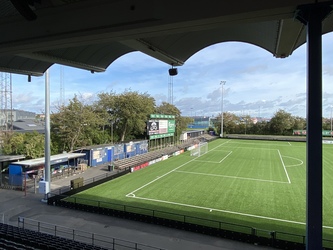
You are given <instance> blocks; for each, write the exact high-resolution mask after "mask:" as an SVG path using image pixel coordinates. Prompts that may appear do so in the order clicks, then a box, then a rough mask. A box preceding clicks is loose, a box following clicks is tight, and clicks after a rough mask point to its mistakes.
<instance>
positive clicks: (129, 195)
mask: <svg viewBox="0 0 333 250" xmlns="http://www.w3.org/2000/svg"><path fill="white" fill-rule="evenodd" d="M229 141H230V140H228V141H226V142H225V143H222V144H220V145H218V146H216V147H215V148H212V149H211V150H214V149H216V148H218V147H221V146H222V145H224V144H226V143H228V142H229ZM209 151H210V150H209ZM195 159H196V158H194V159H192V160H190V161H188V162H185V163H184V164H182V165H180V166H179V167H176V168H175V169H173V170H171V171H169V172H167V173H165V174H163V175H161V176H159V177H157V178H156V179H154V180H152V181H150V182H148V183H146V184H145V185H143V186H141V187H139V188H137V189H135V190H134V191H132V192H130V193H128V194H127V195H126V197H131V196H132V195H134V193H135V192H137V191H139V190H140V189H142V188H144V187H146V186H148V185H150V184H152V183H154V182H155V181H157V180H159V179H161V178H163V177H164V176H167V175H168V174H170V173H172V172H174V171H176V170H177V169H179V168H181V167H183V166H185V165H187V164H188V163H190V162H192V161H194V160H195Z"/></svg>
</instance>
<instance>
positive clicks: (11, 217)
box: [0, 167, 272, 250]
mask: <svg viewBox="0 0 333 250" xmlns="http://www.w3.org/2000/svg"><path fill="white" fill-rule="evenodd" d="M105 171H106V169H104V168H98V167H96V168H90V169H88V170H86V171H85V172H84V173H80V174H77V175H76V176H72V177H68V178H64V179H59V180H55V181H53V182H52V184H51V189H54V188H59V187H63V186H69V185H70V180H71V179H73V178H77V177H84V178H85V179H86V178H92V177H94V176H96V175H100V174H103V173H104V174H105V173H106V172H105ZM42 199H43V194H34V193H33V192H32V191H30V192H27V193H26V194H25V193H24V192H20V191H13V190H4V189H0V221H1V222H4V223H7V224H10V225H14V226H17V225H18V217H19V216H22V217H25V218H30V219H33V220H37V221H41V222H45V223H51V224H54V225H59V226H65V227H68V228H72V229H76V230H82V231H86V232H91V233H95V234H100V235H105V236H109V237H114V238H117V239H123V240H128V241H133V242H138V243H141V244H145V245H150V246H155V247H160V248H163V249H175V250H178V249H179V250H187V249H191V250H192V249H193V250H196V249H205V250H217V249H220V250H231V249H235V250H238V249H249V250H252V249H256V250H258V249H260V250H264V249H272V248H268V247H262V246H255V245H251V244H245V243H241V242H237V241H231V240H226V239H221V238H217V237H211V236H207V235H201V234H196V233H191V232H185V231H181V230H176V229H172V228H167V227H161V226H157V225H151V224H146V223H141V222H136V221H130V220H124V219H119V218H114V217H110V216H103V215H98V214H92V213H87V212H83V211H76V210H71V209H66V208H61V207H56V206H49V205H47V204H45V203H44V202H42V201H41V200H42Z"/></svg>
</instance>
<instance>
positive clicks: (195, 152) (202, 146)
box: [191, 142, 208, 157]
mask: <svg viewBox="0 0 333 250" xmlns="http://www.w3.org/2000/svg"><path fill="white" fill-rule="evenodd" d="M207 152H208V142H200V143H199V144H198V146H197V147H196V148H194V149H192V150H191V156H197V157H199V156H201V155H203V154H206V153H207Z"/></svg>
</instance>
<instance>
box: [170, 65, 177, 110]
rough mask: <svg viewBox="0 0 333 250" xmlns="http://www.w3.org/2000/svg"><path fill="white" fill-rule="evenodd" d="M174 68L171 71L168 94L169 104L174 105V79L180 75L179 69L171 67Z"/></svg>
mask: <svg viewBox="0 0 333 250" xmlns="http://www.w3.org/2000/svg"><path fill="white" fill-rule="evenodd" d="M171 66H172V68H171V69H169V93H168V102H169V103H170V104H173V77H174V76H176V75H177V74H178V70H177V68H174V67H173V64H172V65H171Z"/></svg>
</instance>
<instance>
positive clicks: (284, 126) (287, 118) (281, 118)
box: [270, 109, 294, 135]
mask: <svg viewBox="0 0 333 250" xmlns="http://www.w3.org/2000/svg"><path fill="white" fill-rule="evenodd" d="M293 126H294V119H293V117H292V116H291V114H290V113H287V112H286V111H284V110H281V109H280V110H279V111H277V112H276V113H275V114H274V116H273V117H272V119H271V121H270V128H271V132H272V133H273V134H276V135H291V134H292V128H293Z"/></svg>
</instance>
